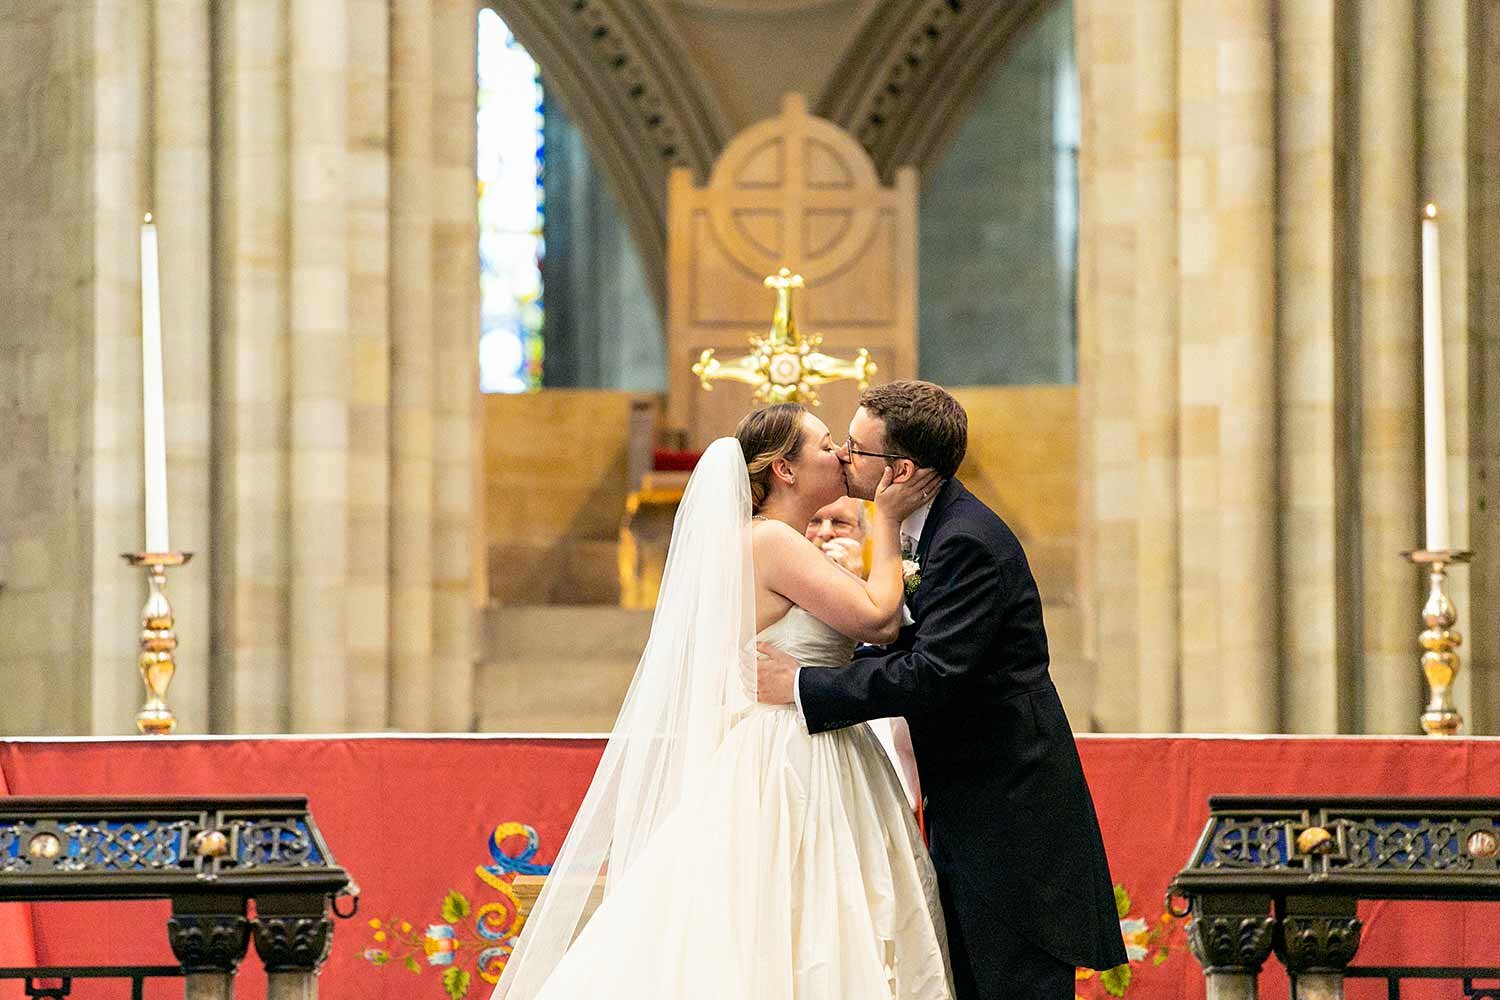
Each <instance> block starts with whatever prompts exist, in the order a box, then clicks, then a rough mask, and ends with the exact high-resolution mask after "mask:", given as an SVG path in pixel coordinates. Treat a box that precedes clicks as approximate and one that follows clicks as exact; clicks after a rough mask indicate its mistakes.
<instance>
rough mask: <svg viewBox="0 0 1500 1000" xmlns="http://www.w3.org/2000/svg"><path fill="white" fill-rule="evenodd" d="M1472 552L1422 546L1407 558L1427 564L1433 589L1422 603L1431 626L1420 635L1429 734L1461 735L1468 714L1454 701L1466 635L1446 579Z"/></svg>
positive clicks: (1425, 725) (1425, 722)
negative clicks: (1450, 568)
mask: <svg viewBox="0 0 1500 1000" xmlns="http://www.w3.org/2000/svg"><path fill="white" fill-rule="evenodd" d="M1471 555H1473V553H1472V552H1467V551H1460V550H1457V549H1418V550H1417V551H1415V552H1408V553H1406V558H1408V559H1410V560H1411V561H1412V562H1414V563H1416V564H1417V565H1418V566H1427V567H1429V569H1428V578H1429V579H1430V580H1431V583H1432V589H1431V590H1429V591H1428V593H1427V603H1426V604H1425V605H1423V607H1422V624H1424V625H1426V626H1427V627H1426V628H1425V629H1423V630H1422V634H1421V635H1419V636H1418V637H1417V642H1418V643H1420V644H1421V646H1422V649H1423V650H1424V651H1425V652H1423V653H1422V673H1423V674H1425V675H1426V676H1427V690H1428V699H1427V710H1426V711H1425V712H1423V713H1422V717H1421V722H1422V731H1423V732H1425V733H1426V734H1427V735H1428V736H1457V735H1458V731H1459V730H1460V729H1462V728H1463V724H1464V717H1463V716H1462V715H1460V714H1459V712H1458V709H1457V708H1455V707H1454V705H1453V681H1454V679H1455V678H1456V677H1457V676H1458V653H1457V652H1456V650H1457V649H1458V647H1459V646H1460V645H1461V644H1462V643H1463V641H1464V639H1463V636H1462V635H1461V634H1460V633H1459V631H1458V630H1457V629H1455V628H1454V627H1453V626H1454V624H1455V623H1456V622H1457V621H1458V609H1457V608H1455V607H1454V606H1453V602H1452V601H1451V600H1449V599H1448V595H1447V594H1446V593H1444V592H1443V581H1444V580H1445V579H1447V576H1448V566H1449V565H1450V564H1451V563H1466V562H1468V561H1469V557H1470V556H1471Z"/></svg>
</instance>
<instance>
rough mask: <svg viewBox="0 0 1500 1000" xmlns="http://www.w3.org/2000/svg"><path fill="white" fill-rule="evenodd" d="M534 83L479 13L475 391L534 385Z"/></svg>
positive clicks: (538, 106)
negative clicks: (477, 255)
mask: <svg viewBox="0 0 1500 1000" xmlns="http://www.w3.org/2000/svg"><path fill="white" fill-rule="evenodd" d="M542 122H543V104H542V81H541V75H540V73H539V71H538V69H537V64H536V61H535V60H534V59H532V58H531V55H530V54H529V53H528V52H527V51H526V50H525V49H524V48H522V47H521V45H520V43H519V42H517V41H516V36H515V35H513V34H511V31H510V28H508V27H507V26H506V24H505V22H504V21H502V20H501V19H500V16H499V15H498V14H496V13H495V12H494V11H493V10H490V9H488V8H486V9H483V10H481V11H480V12H479V121H478V128H479V163H478V171H479V265H480V278H479V291H480V332H479V387H480V389H481V390H482V391H484V392H524V391H526V390H528V389H535V388H537V387H538V386H540V385H541V384H542V269H541V260H542V254H543V252H544V249H545V248H544V245H543V242H542V217H543V211H544V207H545V206H544V199H543V197H542V157H543V154H544V148H543V142H542Z"/></svg>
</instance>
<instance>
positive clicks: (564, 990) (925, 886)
mask: <svg viewBox="0 0 1500 1000" xmlns="http://www.w3.org/2000/svg"><path fill="white" fill-rule="evenodd" d="M750 518H751V502H750V484H749V479H748V477H747V475H746V472H745V459H744V455H743V453H742V452H741V450H740V446H739V444H738V442H737V441H735V439H734V438H721V439H719V440H718V441H715V442H714V443H713V444H712V445H710V446H709V448H708V449H707V450H706V451H705V452H704V454H703V457H702V458H701V459H700V460H699V462H698V466H697V469H696V470H695V471H694V473H693V476H692V478H691V479H690V480H689V482H688V486H687V489H686V491H685V494H684V497H683V500H682V503H681V505H680V506H679V508H678V512H677V519H676V522H675V523H674V525H673V530H672V542H671V545H670V546H669V548H668V552H667V564H666V568H665V571H664V573H663V577H662V584H661V590H660V592H659V596H658V598H657V605H656V613H655V617H654V619H653V621H652V627H651V636H650V638H649V639H648V640H647V643H646V648H645V650H644V651H643V652H642V654H641V660H640V663H639V664H638V666H637V667H636V673H635V677H634V678H633V679H632V681H631V685H630V690H629V692H628V693H627V694H626V696H625V702H624V704H623V706H622V707H621V709H620V715H619V717H618V718H617V719H616V720H615V726H614V729H613V730H612V731H611V733H610V738H609V742H608V743H607V744H606V745H605V748H604V753H603V755H602V756H601V758H600V761H599V767H598V769H597V770H596V771H595V774H594V778H593V781H592V782H591V783H590V785H589V790H588V793H587V794H586V795H585V796H584V800H583V803H582V804H581V805H580V806H579V808H578V812H577V814H576V816H575V817H574V820H573V824H572V826H571V827H570V829H569V831H568V835H567V837H566V838H565V840H564V841H563V844H562V847H561V848H560V850H559V851H558V855H557V859H556V861H555V862H554V863H553V865H552V869H551V872H550V873H549V874H548V876H547V878H546V882H545V884H544V885H543V888H542V891H541V895H540V896H539V898H538V899H537V901H536V904H535V905H534V906H533V907H532V910H531V913H530V914H529V915H528V917H527V920H526V923H525V926H524V928H523V930H522V932H521V935H520V938H519V940H517V941H508V942H505V944H506V945H509V946H511V947H513V949H514V950H513V951H512V952H511V955H510V958H509V961H508V962H507V963H506V967H505V970H504V972H503V973H502V975H501V978H500V981H499V984H498V985H497V986H496V989H495V993H494V996H495V997H496V998H504V1000H887V998H894V1000H950V997H951V988H950V982H949V975H948V970H947V954H946V952H947V949H946V939H945V935H944V930H943V915H942V909H941V907H940V904H939V902H938V894H937V883H936V878H935V876H934V874H933V871H932V864H931V861H930V860H929V858H928V856H927V851H926V848H925V847H924V845H923V844H922V841H921V837H920V835H919V833H918V831H917V827H916V823H915V821H914V820H913V818H912V815H911V811H910V809H909V808H908V805H907V801H906V797H905V794H904V793H903V791H902V787H901V784H900V781H899V779H898V778H897V776H896V772H895V770H894V768H892V766H891V764H890V761H889V760H888V758H887V757H886V754H885V751H884V750H883V748H882V747H881V745H880V743H879V741H878V740H877V739H876V737H875V735H874V734H873V733H872V732H871V731H870V728H869V727H868V726H865V725H859V726H854V727H851V728H848V729H841V730H837V731H834V732H829V733H820V734H818V735H816V736H811V735H809V734H808V732H807V730H806V728H805V727H804V726H803V724H802V721H801V720H800V719H799V718H798V716H797V713H796V710H795V709H794V708H793V707H792V706H790V705H787V706H767V705H761V704H758V703H757V702H756V686H755V685H756V652H755V642H756V640H757V639H759V640H762V641H765V642H768V643H771V644H772V645H774V646H778V647H780V648H781V649H784V650H786V651H787V652H788V653H789V654H791V655H792V656H793V657H795V658H796V659H797V661H798V662H799V663H801V664H803V666H804V669H820V668H827V669H838V668H840V667H843V666H845V665H846V664H847V663H848V662H849V656H850V653H851V652H852V650H853V647H854V643H853V642H852V641H851V640H849V639H847V638H845V637H844V636H842V635H840V634H839V633H838V632H837V631H835V630H834V629H832V628H830V627H829V626H828V625H826V624H824V623H823V622H821V621H819V620H818V619H817V618H815V617H813V616H812V615H811V614H809V613H808V612H806V611H804V610H802V609H801V608H797V607H794V608H792V609H791V611H789V612H788V613H787V614H786V616H785V617H783V618H782V619H781V620H780V621H778V622H776V623H775V624H773V625H771V626H770V627H768V628H766V629H763V630H761V631H760V632H759V634H756V631H755V621H756V618H755V592H756V588H755V570H754V546H753V544H752V531H751V520H750ZM601 878H602V879H603V881H604V888H603V893H604V894H603V901H602V903H601V904H600V905H599V907H598V909H597V910H596V911H594V913H593V914H592V916H589V915H588V904H589V901H590V898H591V896H592V895H593V894H594V892H595V888H596V885H597V884H598V882H599V880H600V879H601Z"/></svg>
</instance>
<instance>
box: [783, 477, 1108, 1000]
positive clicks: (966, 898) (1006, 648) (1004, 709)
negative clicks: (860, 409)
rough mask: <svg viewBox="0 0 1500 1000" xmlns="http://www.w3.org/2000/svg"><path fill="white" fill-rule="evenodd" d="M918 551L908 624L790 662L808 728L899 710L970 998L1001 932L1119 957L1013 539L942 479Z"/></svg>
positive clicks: (1089, 825)
mask: <svg viewBox="0 0 1500 1000" xmlns="http://www.w3.org/2000/svg"><path fill="white" fill-rule="evenodd" d="M917 557H918V562H919V563H920V564H921V569H920V572H921V582H920V584H919V586H918V587H917V589H916V591H915V592H914V593H912V594H911V595H910V596H909V597H908V599H907V606H908V608H909V610H910V612H911V616H912V618H913V619H914V623H913V624H911V625H908V626H906V627H905V628H903V629H902V630H901V635H900V637H899V639H898V640H897V641H896V642H895V643H894V644H892V645H890V646H888V647H885V648H880V647H861V649H860V650H859V651H858V652H857V653H856V655H855V659H854V662H853V663H851V664H850V665H849V666H848V667H847V668H845V669H842V670H802V671H799V680H798V694H799V697H800V701H801V704H802V711H803V715H804V717H805V718H806V720H807V726H808V729H809V730H810V731H811V732H814V733H819V732H825V731H827V730H830V729H840V728H843V727H845V726H850V725H853V724H855V723H858V722H863V721H866V720H869V719H878V718H883V717H886V716H896V715H902V716H905V717H906V718H907V719H908V720H909V722H910V725H911V736H912V745H913V749H914V750H915V752H916V758H917V768H918V771H919V772H920V775H921V779H922V791H923V793H924V794H925V795H926V797H927V813H926V816H927V824H928V830H929V833H930V836H931V842H932V854H933V861H934V863H935V864H936V866H937V868H938V871H939V876H940V878H941V879H942V880H943V881H944V882H945V888H946V889H947V894H948V897H949V902H950V904H951V907H950V912H949V913H948V914H947V917H948V922H949V923H950V924H951V923H953V922H954V921H955V920H956V921H957V922H958V923H959V925H960V928H959V929H960V930H961V931H962V938H963V940H964V942H965V949H966V951H967V953H968V960H969V963H970V965H971V966H972V968H973V971H974V978H975V980H976V982H977V983H978V985H979V988H980V990H981V993H982V994H983V995H986V996H989V995H992V993H991V991H992V989H997V988H1003V985H1004V977H1005V970H1004V968H997V967H995V963H996V962H1003V961H1004V959H993V960H990V959H988V958H987V953H988V952H990V951H991V949H990V948H987V947H986V942H996V941H1000V940H1008V939H1009V938H1011V937H1013V936H1014V935H1021V936H1023V937H1025V938H1026V939H1028V940H1030V941H1031V942H1032V943H1033V944H1034V945H1035V946H1037V947H1038V948H1040V949H1042V950H1043V951H1046V952H1048V953H1049V954H1051V955H1052V956H1054V957H1055V958H1057V959H1060V960H1061V961H1063V962H1067V963H1070V964H1073V965H1077V966H1087V967H1091V968H1096V969H1106V968H1111V967H1113V966H1116V965H1119V964H1121V963H1122V962H1124V961H1125V949H1124V945H1123V942H1122V941H1121V937H1120V921H1119V916H1118V914H1117V912H1116V909H1115V901H1114V891H1113V888H1112V885H1111V882H1110V876H1109V865H1108V862H1107V860H1106V859H1105V855H1104V843H1103V840H1102V839H1101V837H1100V835H1099V823H1098V819H1097V818H1096V816H1095V814H1094V803H1093V800H1092V798H1091V797H1090V796H1089V789H1088V784H1087V782H1086V781H1085V780H1084V776H1083V769H1082V767H1081V766H1080V764H1079V761H1078V749H1077V747H1076V746H1075V744H1074V742H1073V731H1072V729H1071V728H1070V727H1069V725H1068V718H1067V716H1066V714H1064V712H1063V707H1062V702H1061V701H1059V700H1058V697H1057V690H1056V688H1054V687H1053V686H1052V680H1051V678H1050V676H1049V675H1048V672H1047V664H1048V658H1047V635H1046V632H1045V631H1044V629H1043V627H1042V602H1041V597H1040V595H1039V594H1038V592H1037V587H1036V581H1035V580H1034V579H1033V578H1032V575H1031V567H1030V566H1029V565H1028V564H1027V562H1026V555H1025V553H1024V552H1022V550H1021V544H1020V542H1019V541H1017V540H1016V536H1015V535H1014V534H1013V533H1012V532H1011V530H1010V528H1008V527H1007V526H1006V525H1005V522H1004V521H1002V520H1000V518H999V517H998V516H997V515H996V514H995V513H994V511H992V510H990V509H989V508H988V507H986V506H985V505H984V504H982V503H981V502H980V501H979V500H978V499H976V498H975V497H974V496H973V494H971V493H970V492H969V491H968V490H966V489H964V487H963V484H962V483H960V482H959V481H958V480H956V479H952V480H949V481H948V483H947V484H946V485H945V486H944V487H943V489H942V490H941V492H939V494H938V496H937V498H936V500H935V502H934V503H933V506H932V510H931V512H930V513H929V514H928V517H927V522H926V524H925V525H924V526H923V528H922V533H921V539H920V541H919V543H918V548H917ZM1002 936H1003V937H1002Z"/></svg>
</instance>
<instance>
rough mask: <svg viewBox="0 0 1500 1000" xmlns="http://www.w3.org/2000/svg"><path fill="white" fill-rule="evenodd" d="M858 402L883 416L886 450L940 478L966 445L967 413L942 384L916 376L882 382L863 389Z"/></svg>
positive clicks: (949, 471) (961, 455) (952, 467)
mask: <svg viewBox="0 0 1500 1000" xmlns="http://www.w3.org/2000/svg"><path fill="white" fill-rule="evenodd" d="M859 405H860V406H863V407H864V408H865V411H866V412H868V413H869V414H870V415H871V416H875V417H879V418H880V419H881V420H883V421H885V447H886V450H887V451H890V452H893V453H895V454H899V455H905V456H906V457H907V458H910V459H911V460H912V461H913V462H916V463H917V465H918V466H919V467H921V468H924V469H935V470H937V474H938V475H939V476H942V477H943V478H944V479H948V478H950V477H951V476H952V475H953V474H954V473H955V472H957V471H958V467H959V466H960V465H961V464H963V460H964V453H965V452H966V451H968V450H969V415H968V414H967V413H965V412H964V408H963V407H962V406H960V405H959V402H958V400H956V399H954V398H953V394H952V393H950V392H948V390H947V389H944V388H943V387H942V386H940V385H933V384H932V383H931V382H922V381H919V380H917V379H902V380H899V381H896V382H887V383H886V384H885V385H875V386H871V387H870V388H868V389H866V390H865V391H864V392H863V393H862V394H860V397H859Z"/></svg>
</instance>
